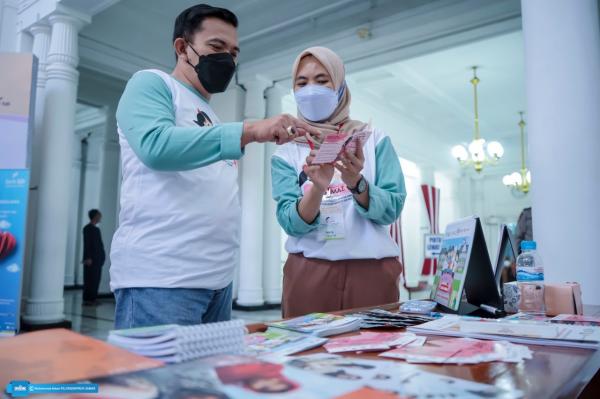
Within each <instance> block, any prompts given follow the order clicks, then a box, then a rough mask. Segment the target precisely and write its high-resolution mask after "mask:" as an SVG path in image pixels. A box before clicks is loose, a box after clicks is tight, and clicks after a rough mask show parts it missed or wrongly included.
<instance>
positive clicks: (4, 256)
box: [0, 169, 29, 337]
mask: <svg viewBox="0 0 600 399" xmlns="http://www.w3.org/2000/svg"><path fill="white" fill-rule="evenodd" d="M28 193H29V171H28V170H27V169H13V170H11V169H4V170H0V337H1V336H6V335H9V336H10V335H14V334H15V332H16V331H17V329H18V327H19V326H18V320H19V307H20V306H19V305H20V302H21V274H22V271H23V258H24V255H25V226H26V224H27V196H28Z"/></svg>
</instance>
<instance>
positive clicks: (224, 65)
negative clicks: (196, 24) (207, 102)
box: [188, 45, 235, 94]
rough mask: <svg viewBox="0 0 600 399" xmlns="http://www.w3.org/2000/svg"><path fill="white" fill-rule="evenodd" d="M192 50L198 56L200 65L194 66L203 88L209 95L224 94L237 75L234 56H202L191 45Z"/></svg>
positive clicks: (221, 54) (214, 54)
mask: <svg viewBox="0 0 600 399" xmlns="http://www.w3.org/2000/svg"><path fill="white" fill-rule="evenodd" d="M190 48H191V49H192V51H193V52H194V53H196V55H197V56H198V63H197V64H196V65H195V66H194V65H192V64H191V63H190V62H189V61H188V64H190V65H192V67H193V68H194V70H195V71H196V74H197V75H198V79H199V80H200V83H202V86H204V88H205V89H206V91H208V92H209V93H211V94H213V93H222V92H224V91H225V89H227V86H229V82H231V78H233V74H234V73H235V61H234V60H233V56H232V55H231V54H229V53H227V52H225V53H213V54H207V55H200V54H198V53H197V52H196V50H194V48H193V47H192V46H191V45H190Z"/></svg>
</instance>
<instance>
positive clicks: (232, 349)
mask: <svg viewBox="0 0 600 399" xmlns="http://www.w3.org/2000/svg"><path fill="white" fill-rule="evenodd" d="M245 334H246V327H245V326H244V321H243V320H231V321H224V322H218V323H207V324H199V325H193V326H180V325H177V324H167V325H162V326H152V327H141V328H130V329H124V330H113V331H111V332H110V333H109V335H108V339H107V341H108V343H110V344H113V345H116V346H119V347H121V348H123V349H127V350H129V351H130V352H133V353H136V354H138V355H142V356H147V357H151V358H154V359H157V360H160V361H163V362H166V363H179V362H184V361H187V360H191V359H196V358H199V357H204V356H211V355H220V354H234V355H237V354H243V353H244V351H245V344H244V335H245Z"/></svg>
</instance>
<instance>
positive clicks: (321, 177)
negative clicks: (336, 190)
mask: <svg viewBox="0 0 600 399" xmlns="http://www.w3.org/2000/svg"><path fill="white" fill-rule="evenodd" d="M316 154H317V151H316V150H312V151H311V152H310V154H309V155H308V157H306V165H305V166H304V173H306V175H307V176H308V178H309V179H310V181H311V182H312V183H313V187H314V188H316V189H317V190H319V192H320V193H321V194H324V193H325V192H326V191H327V190H328V189H329V183H331V179H333V173H334V172H335V169H334V167H333V165H330V164H320V165H313V164H312V161H313V160H314V159H315V155H316Z"/></svg>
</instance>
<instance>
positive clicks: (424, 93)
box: [348, 31, 526, 162]
mask: <svg viewBox="0 0 600 399" xmlns="http://www.w3.org/2000/svg"><path fill="white" fill-rule="evenodd" d="M472 65H477V66H479V67H480V68H479V69H478V72H477V74H478V76H479V78H480V80H481V82H480V84H479V86H478V97H479V114H480V130H481V133H482V136H483V137H484V138H485V139H486V140H487V141H491V140H499V141H500V142H501V143H502V144H503V145H504V146H505V149H506V155H505V157H506V162H515V161H518V158H519V152H518V149H519V147H518V145H519V142H518V138H519V128H518V126H517V123H518V121H519V115H518V111H524V110H525V104H526V101H525V76H524V74H525V66H524V55H523V38H522V32H521V31H517V32H513V33H510V34H505V35H502V36H497V37H493V38H490V39H486V40H483V41H479V42H474V43H470V44H467V45H463V46H459V47H454V48H450V49H447V50H444V51H439V52H435V53H431V54H427V55H425V56H421V57H417V58H412V59H408V60H404V61H401V62H398V63H394V64H389V65H385V66H381V67H379V68H375V69H370V70H366V71H361V72H357V73H352V74H350V75H349V77H348V80H349V84H350V87H351V88H352V89H353V90H357V91H360V93H361V94H360V95H361V96H363V97H364V96H369V97H371V99H370V101H372V102H374V103H380V104H385V106H386V107H389V109H390V111H391V112H397V113H398V114H399V115H402V117H403V118H408V119H410V120H411V121H412V122H414V123H415V124H417V125H418V126H420V127H421V128H422V130H423V131H425V132H427V133H429V134H431V135H433V137H434V138H435V141H436V142H437V143H438V144H439V145H440V146H442V147H446V148H447V153H448V154H449V151H450V148H451V147H452V146H453V145H454V144H457V143H459V142H470V141H471V139H472V137H473V124H474V122H473V89H472V85H471V83H470V79H471V78H472V70H471V68H470V66H472ZM363 100H364V98H363ZM415 140H419V138H415Z"/></svg>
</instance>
